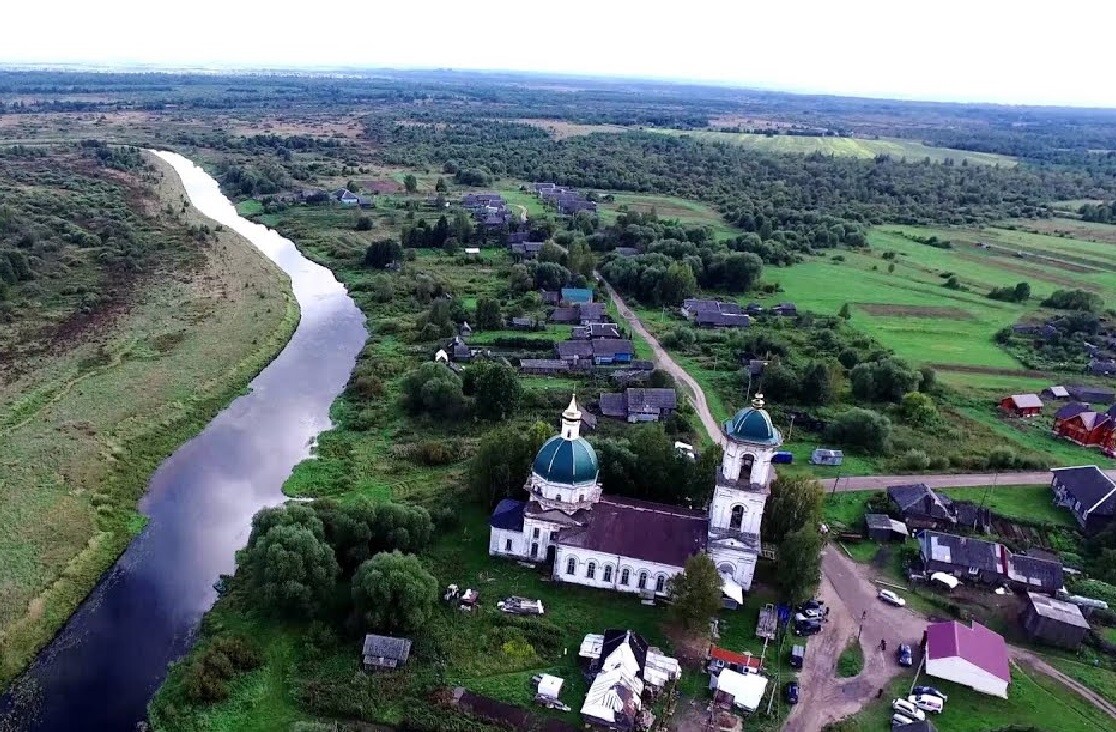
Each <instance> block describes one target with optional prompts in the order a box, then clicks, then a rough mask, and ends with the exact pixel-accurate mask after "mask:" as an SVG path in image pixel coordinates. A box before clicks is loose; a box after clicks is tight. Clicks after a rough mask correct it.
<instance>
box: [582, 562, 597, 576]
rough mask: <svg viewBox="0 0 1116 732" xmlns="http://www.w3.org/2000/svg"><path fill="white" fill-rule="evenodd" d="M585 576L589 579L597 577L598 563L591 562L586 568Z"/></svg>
mask: <svg viewBox="0 0 1116 732" xmlns="http://www.w3.org/2000/svg"><path fill="white" fill-rule="evenodd" d="M585 576H586V577H587V578H589V579H595V578H596V576H597V563H596V562H589V566H587V567H586V568H585Z"/></svg>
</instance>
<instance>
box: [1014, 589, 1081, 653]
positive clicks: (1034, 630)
mask: <svg viewBox="0 0 1116 732" xmlns="http://www.w3.org/2000/svg"><path fill="white" fill-rule="evenodd" d="M1019 624H1020V625H1022V626H1023V630H1024V632H1026V633H1027V636H1028V637H1030V638H1031V639H1032V640H1040V641H1042V642H1044V643H1049V644H1050V645H1054V646H1061V647H1062V648H1068V649H1070V650H1071V651H1075V650H1077V649H1078V648H1079V647H1080V646H1081V643H1082V641H1084V640H1085V636H1086V635H1088V633H1089V623H1088V621H1086V620H1085V616H1083V615H1082V614H1081V608H1079V607H1078V606H1077V605H1074V604H1073V603H1072V602H1066V601H1064V600H1056V599H1054V598H1052V597H1047V596H1046V595H1039V594H1036V593H1034V592H1028V593H1027V604H1026V605H1025V606H1024V607H1023V610H1022V611H1021V612H1020V613H1019Z"/></svg>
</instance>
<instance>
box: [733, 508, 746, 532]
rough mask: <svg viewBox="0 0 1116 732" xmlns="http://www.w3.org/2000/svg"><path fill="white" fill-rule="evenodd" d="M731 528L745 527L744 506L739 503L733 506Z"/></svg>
mask: <svg viewBox="0 0 1116 732" xmlns="http://www.w3.org/2000/svg"><path fill="white" fill-rule="evenodd" d="M729 528H730V529H743V528H744V507H743V506H741V505H740V504H737V505H735V506H733V507H732V515H731V516H730V517H729Z"/></svg>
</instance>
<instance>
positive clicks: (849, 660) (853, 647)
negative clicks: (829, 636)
mask: <svg viewBox="0 0 1116 732" xmlns="http://www.w3.org/2000/svg"><path fill="white" fill-rule="evenodd" d="M863 670H864V648H862V647H861V645H860V641H859V640H858V639H856V638H851V639H849V644H848V645H847V646H845V649H844V650H843V651H841V655H840V656H838V657H837V675H838V676H840V677H841V678H842V679H848V678H852V677H853V676H859V675H860V672H861V671H863Z"/></svg>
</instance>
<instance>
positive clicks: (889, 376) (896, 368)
mask: <svg viewBox="0 0 1116 732" xmlns="http://www.w3.org/2000/svg"><path fill="white" fill-rule="evenodd" d="M849 379H850V381H851V382H852V393H853V396H855V397H856V398H857V399H860V400H863V401H866V402H898V401H899V400H900V399H901V398H902V397H903V395H904V394H906V393H907V392H910V391H914V390H915V389H917V388H918V385H919V383H921V381H922V375H921V374H920V373H919V372H917V371H915V370H914V369H912V368H911V367H910V366H908V365H907V364H906V363H905V362H903V361H901V360H899V359H897V358H884V359H881V360H879V361H875V362H873V363H861V364H857V365H856V366H854V367H853V370H852V372H851V373H850V374H849Z"/></svg>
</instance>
